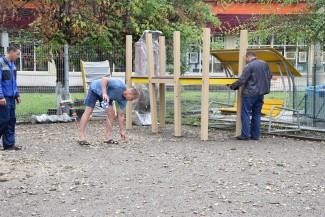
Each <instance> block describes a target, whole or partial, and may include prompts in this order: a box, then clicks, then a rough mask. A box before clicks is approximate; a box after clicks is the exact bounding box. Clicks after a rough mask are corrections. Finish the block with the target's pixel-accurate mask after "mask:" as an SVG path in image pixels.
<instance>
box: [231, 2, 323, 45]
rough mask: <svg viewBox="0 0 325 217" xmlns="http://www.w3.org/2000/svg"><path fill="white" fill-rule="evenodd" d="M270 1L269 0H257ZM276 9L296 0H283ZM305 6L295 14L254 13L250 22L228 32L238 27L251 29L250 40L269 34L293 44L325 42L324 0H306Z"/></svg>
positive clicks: (237, 29)
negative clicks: (299, 42)
mask: <svg viewBox="0 0 325 217" xmlns="http://www.w3.org/2000/svg"><path fill="white" fill-rule="evenodd" d="M259 2H260V3H270V1H259ZM273 2H274V1H273ZM279 2H282V4H281V5H280V7H279V8H278V10H280V9H281V8H282V7H284V6H286V5H289V4H296V3H299V2H301V1H298V0H284V1H279ZM306 2H307V7H305V8H303V9H301V11H299V13H297V14H288V15H278V14H275V13H274V14H271V15H255V16H254V17H253V18H252V22H251V23H250V24H246V25H241V26H240V27H237V28H235V29H232V30H231V31H230V32H231V33H232V34H234V33H238V31H239V29H252V30H253V31H252V33H251V34H250V37H251V38H250V40H254V39H256V38H258V39H259V40H266V39H268V38H269V37H270V36H271V35H276V38H277V40H278V41H279V42H282V43H284V42H287V43H288V42H289V43H291V44H295V43H297V42H298V41H305V42H306V43H308V44H312V43H320V44H325V29H324V26H325V13H324V5H325V0H315V1H306Z"/></svg>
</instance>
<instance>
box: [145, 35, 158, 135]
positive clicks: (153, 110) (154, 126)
mask: <svg viewBox="0 0 325 217" xmlns="http://www.w3.org/2000/svg"><path fill="white" fill-rule="evenodd" d="M146 46H147V57H148V58H147V64H148V66H147V67H148V78H149V97H150V114H151V131H152V133H158V120H157V97H156V91H155V87H156V84H155V83H153V81H152V77H154V76H155V72H154V70H155V69H154V57H153V45H152V34H151V33H147V35H146Z"/></svg>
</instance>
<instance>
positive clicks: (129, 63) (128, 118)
mask: <svg viewBox="0 0 325 217" xmlns="http://www.w3.org/2000/svg"><path fill="white" fill-rule="evenodd" d="M125 58H126V66H125V79H126V86H127V87H128V88H130V87H132V80H131V76H132V35H127V36H126V57H125ZM125 115H126V123H125V128H126V129H132V102H128V104H127V105H126V114H125Z"/></svg>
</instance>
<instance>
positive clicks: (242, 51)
mask: <svg viewBox="0 0 325 217" xmlns="http://www.w3.org/2000/svg"><path fill="white" fill-rule="evenodd" d="M247 48H248V37H247V30H241V31H240V43H239V62H238V76H240V75H241V74H242V71H243V69H244V67H245V65H246V52H247ZM242 91H243V87H240V88H239V90H238V91H237V117H236V133H235V136H240V135H241V128H242V123H241V111H242Z"/></svg>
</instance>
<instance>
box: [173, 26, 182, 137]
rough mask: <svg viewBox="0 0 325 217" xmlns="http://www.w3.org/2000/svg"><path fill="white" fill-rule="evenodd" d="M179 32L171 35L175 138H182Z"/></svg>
mask: <svg viewBox="0 0 325 217" xmlns="http://www.w3.org/2000/svg"><path fill="white" fill-rule="evenodd" d="M180 38H181V37H180V32H179V31H175V32H174V33H173V44H174V125H175V126H174V127H175V129H174V131H175V132H174V133H175V136H182V129H181V128H182V127H181V126H182V110H181V84H180V81H179V79H180V76H181V42H180V41H181V39H180Z"/></svg>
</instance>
